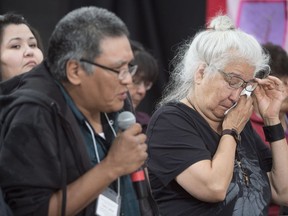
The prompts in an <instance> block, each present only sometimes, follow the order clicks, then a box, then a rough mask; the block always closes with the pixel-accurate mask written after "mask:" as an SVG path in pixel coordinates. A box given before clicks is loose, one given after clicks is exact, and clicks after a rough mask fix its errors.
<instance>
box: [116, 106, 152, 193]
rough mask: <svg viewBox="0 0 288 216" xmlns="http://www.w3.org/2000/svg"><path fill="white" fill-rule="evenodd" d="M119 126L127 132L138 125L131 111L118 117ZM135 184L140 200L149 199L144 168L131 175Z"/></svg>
mask: <svg viewBox="0 0 288 216" xmlns="http://www.w3.org/2000/svg"><path fill="white" fill-rule="evenodd" d="M117 121H118V126H119V128H120V129H121V130H126V129H127V128H129V127H130V126H131V125H133V124H135V123H136V119H135V116H134V115H133V113H131V112H129V111H124V112H122V113H120V114H119V116H118V119H117ZM130 177H131V180H132V182H133V186H134V189H135V191H136V194H137V197H138V199H143V198H145V197H148V191H147V185H146V180H145V173H144V169H143V167H140V168H139V169H138V170H136V171H135V172H133V173H131V174H130Z"/></svg>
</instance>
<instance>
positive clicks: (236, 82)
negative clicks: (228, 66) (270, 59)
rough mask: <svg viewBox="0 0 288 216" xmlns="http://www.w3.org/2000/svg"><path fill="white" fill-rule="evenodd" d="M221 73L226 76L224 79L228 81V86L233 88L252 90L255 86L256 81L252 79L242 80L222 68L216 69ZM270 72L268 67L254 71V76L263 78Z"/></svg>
mask: <svg viewBox="0 0 288 216" xmlns="http://www.w3.org/2000/svg"><path fill="white" fill-rule="evenodd" d="M217 70H218V71H219V72H220V73H221V74H223V75H224V76H225V78H226V81H227V82H228V84H229V86H230V87H232V88H235V89H238V88H240V87H242V88H245V90H246V91H249V92H252V91H253V90H254V89H255V88H256V87H257V84H258V83H257V82H256V81H255V80H254V79H252V80H249V81H245V80H243V79H242V78H241V77H239V76H236V75H233V74H231V73H226V72H225V71H223V70H220V69H217ZM269 74H270V68H269V70H268V69H267V70H261V71H259V72H257V73H256V75H255V78H259V79H264V78H266V77H267V76H268V75H269Z"/></svg>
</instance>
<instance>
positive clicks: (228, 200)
mask: <svg viewBox="0 0 288 216" xmlns="http://www.w3.org/2000/svg"><path fill="white" fill-rule="evenodd" d="M176 60H179V61H178V63H177V66H176V67H175V70H174V73H172V79H171V82H170V84H169V85H168V86H167V88H166V92H165V94H164V97H163V100H162V101H161V102H160V108H159V109H158V110H157V111H156V112H155V113H154V114H153V116H152V119H151V121H150V124H149V126H148V129H147V136H148V146H149V151H148V153H149V159H148V169H149V175H150V180H151V187H152V190H153V194H154V197H155V199H156V201H157V202H158V205H159V208H160V212H161V213H162V214H163V215H173V216H175V215H209V216H210V215H266V214H267V211H268V206H269V203H270V201H271V199H272V200H273V201H274V202H276V203H279V204H282V205H287V203H288V193H287V189H288V169H287V167H288V148H287V143H286V139H285V135H284V131H283V128H282V126H281V123H280V120H279V115H278V114H279V110H280V107H281V103H282V101H283V100H284V98H285V97H286V95H285V94H286V93H285V88H284V86H283V84H282V82H281V81H280V80H279V79H278V78H276V77H273V76H268V75H269V66H268V60H269V56H267V55H266V54H265V52H263V50H262V48H261V46H260V44H259V43H258V42H257V40H256V39H255V38H253V37H252V36H251V35H248V34H246V33H244V32H243V31H241V30H239V29H236V28H235V27H234V25H233V23H232V21H231V19H230V18H229V17H227V16H223V15H220V16H217V17H215V18H214V19H213V20H212V21H211V23H210V25H209V27H208V28H207V29H206V30H203V31H200V32H199V33H198V34H197V35H196V36H195V37H194V38H193V39H192V40H191V42H189V43H187V44H186V45H185V46H184V47H183V49H181V50H180V54H179V55H178V58H176ZM250 95H251V96H250ZM255 103H257V106H258V107H259V111H260V114H261V116H262V118H263V119H264V122H265V127H264V128H265V135H266V139H267V140H268V141H269V142H270V144H271V150H270V149H269V148H268V147H267V146H265V144H264V143H263V142H262V141H261V139H260V138H259V136H258V135H257V134H256V132H254V130H253V129H252V127H251V123H250V122H249V118H250V115H251V113H252V110H253V104H255Z"/></svg>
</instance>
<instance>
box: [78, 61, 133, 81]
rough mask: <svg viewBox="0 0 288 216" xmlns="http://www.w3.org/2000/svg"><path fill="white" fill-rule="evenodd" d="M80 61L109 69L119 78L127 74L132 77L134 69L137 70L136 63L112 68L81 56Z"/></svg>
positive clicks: (121, 78)
mask: <svg viewBox="0 0 288 216" xmlns="http://www.w3.org/2000/svg"><path fill="white" fill-rule="evenodd" d="M80 61H81V62H85V63H88V64H92V65H94V66H97V67H100V68H102V69H104V70H109V71H111V72H114V73H117V74H118V79H119V80H123V79H125V78H126V77H127V76H128V75H131V76H132V77H133V76H134V75H135V73H136V71H137V68H138V66H137V65H132V64H129V65H128V69H123V70H116V69H114V68H110V67H106V66H104V65H101V64H98V63H95V62H92V61H89V60H87V59H82V58H81V59H80Z"/></svg>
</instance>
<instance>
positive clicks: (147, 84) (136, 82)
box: [133, 80, 153, 91]
mask: <svg viewBox="0 0 288 216" xmlns="http://www.w3.org/2000/svg"><path fill="white" fill-rule="evenodd" d="M133 85H134V86H135V87H137V88H139V87H140V86H142V85H143V86H144V88H145V90H146V91H148V90H150V89H151V88H152V85H153V83H152V82H149V81H143V80H133Z"/></svg>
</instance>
